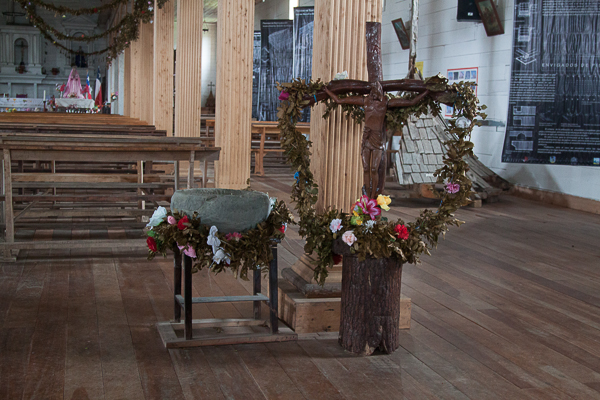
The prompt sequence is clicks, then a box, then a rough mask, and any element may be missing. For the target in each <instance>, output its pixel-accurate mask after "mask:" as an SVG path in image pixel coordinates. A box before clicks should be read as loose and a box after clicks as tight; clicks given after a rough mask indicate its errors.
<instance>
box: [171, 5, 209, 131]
mask: <svg viewBox="0 0 600 400" xmlns="http://www.w3.org/2000/svg"><path fill="white" fill-rule="evenodd" d="M203 5H204V1H203V0H178V1H177V67H176V71H175V74H176V77H175V80H176V82H175V87H176V89H175V136H184V137H194V136H200V122H201V120H200V116H201V112H202V108H201V107H202V105H201V103H200V100H201V96H200V95H201V93H200V87H201V86H202V81H201V79H200V78H201V72H202V21H203Z"/></svg>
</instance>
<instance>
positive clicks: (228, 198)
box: [171, 189, 269, 233]
mask: <svg viewBox="0 0 600 400" xmlns="http://www.w3.org/2000/svg"><path fill="white" fill-rule="evenodd" d="M171 210H172V211H178V212H179V213H180V214H185V215H187V216H188V217H191V216H192V215H193V214H194V211H195V212H197V213H198V216H199V217H200V220H201V222H202V224H205V225H209V226H212V225H215V226H216V227H217V228H218V229H219V232H222V233H229V232H242V231H245V230H248V229H252V228H255V227H256V225H258V224H259V223H261V222H262V221H264V220H266V219H267V217H268V216H269V196H268V195H267V194H266V193H261V192H251V191H248V190H233V189H187V190H178V191H176V192H175V193H174V194H173V196H172V197H171Z"/></svg>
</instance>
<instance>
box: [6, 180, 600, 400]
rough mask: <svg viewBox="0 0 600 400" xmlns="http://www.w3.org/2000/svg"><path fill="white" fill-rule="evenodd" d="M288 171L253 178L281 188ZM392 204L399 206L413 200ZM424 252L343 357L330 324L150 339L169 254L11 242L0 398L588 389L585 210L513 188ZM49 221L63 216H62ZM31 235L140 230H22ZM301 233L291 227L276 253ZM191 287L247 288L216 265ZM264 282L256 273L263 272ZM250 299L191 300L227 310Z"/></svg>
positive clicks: (590, 333)
mask: <svg viewBox="0 0 600 400" xmlns="http://www.w3.org/2000/svg"><path fill="white" fill-rule="evenodd" d="M291 181H292V180H291V178H290V177H287V176H286V177H281V176H272V175H271V176H269V175H267V176H266V177H263V178H254V181H253V187H254V188H256V189H258V190H263V191H268V192H269V194H270V195H271V196H277V197H279V198H282V199H285V200H287V199H288V198H289V196H288V195H287V193H288V192H289V184H290V183H291ZM402 205H403V206H402V207H399V206H398V205H394V207H393V208H392V211H391V212H390V214H391V215H390V216H391V217H401V218H406V219H412V218H414V216H415V215H417V214H418V212H419V210H420V209H421V208H423V207H434V206H435V204H432V203H431V202H428V201H419V200H411V201H406V202H403V203H402ZM458 215H459V217H460V218H461V219H463V220H465V221H467V224H465V225H463V226H462V227H461V228H459V229H453V230H452V231H451V232H450V233H449V234H448V236H447V238H446V240H444V241H442V242H441V243H440V245H439V248H438V249H437V251H435V253H434V254H433V256H432V257H425V258H424V259H423V263H422V264H421V265H420V266H413V265H407V266H405V267H404V273H403V277H402V290H403V293H404V294H405V295H407V296H409V297H411V298H412V301H413V313H412V316H413V321H412V327H411V329H410V330H408V331H403V332H402V334H401V347H400V349H399V350H398V351H397V352H396V353H394V354H392V355H375V356H372V357H366V358H361V357H356V356H353V355H351V354H348V353H346V352H344V351H343V350H341V348H340V347H339V346H338V345H337V341H336V338H335V334H331V333H330V334H324V335H313V336H305V337H304V338H302V340H300V341H298V342H297V343H295V342H288V343H273V344H255V345H237V346H223V347H208V348H196V349H183V350H165V349H164V347H163V345H162V343H161V340H160V337H159V335H158V333H157V330H156V327H155V324H156V322H158V321H166V320H169V319H170V317H171V316H172V308H173V305H172V301H171V296H172V294H171V288H172V261H171V260H170V259H157V260H155V261H152V262H148V261H146V260H145V251H144V250H143V249H142V250H140V249H131V250H130V251H127V252H123V253H114V252H112V251H111V250H110V249H108V250H106V249H104V250H102V249H93V248H90V249H83V250H77V251H75V250H73V251H68V250H60V251H59V250H53V251H47V252H45V253H44V252H42V251H37V252H35V253H34V252H31V251H22V252H21V253H20V255H19V259H18V262H17V263H16V264H2V265H1V266H0V399H21V398H23V399H265V398H267V399H370V398H381V399H418V400H420V399H438V398H439V399H544V400H545V399H600V290H599V289H600V249H599V247H598V242H599V240H598V239H599V236H600V235H599V234H600V216H598V215H592V214H586V213H582V212H577V211H571V210H567V209H562V208H556V207H549V206H545V205H541V204H537V203H533V202H529V201H526V200H521V199H517V198H513V197H502V198H501V201H500V202H499V203H495V204H489V205H484V207H483V208H478V209H474V208H467V209H464V210H461V211H460V212H459V213H458ZM63 226H64V225H63ZM22 234H23V235H24V236H29V237H30V238H33V239H34V240H47V239H49V238H54V239H65V238H71V237H72V238H76V237H92V238H93V237H105V238H115V239H116V238H120V237H123V238H124V237H131V236H135V235H139V233H136V232H131V231H128V232H125V231H118V230H104V231H95V230H94V231H89V230H85V227H82V226H81V225H78V226H77V227H75V226H74V227H73V229H71V230H69V229H64V228H62V229H61V230H55V231H52V230H38V231H35V230H30V231H24V232H23V233H22ZM301 248H302V243H301V241H300V240H299V238H298V235H297V233H296V232H295V231H293V230H292V231H290V234H289V235H288V238H287V239H286V240H285V241H284V243H282V246H281V250H280V268H283V267H285V266H288V265H290V264H291V263H293V262H294V261H295V259H296V257H297V255H298V254H300V252H301ZM193 285H194V291H195V293H194V296H199V295H200V294H201V295H203V296H209V295H222V294H247V293H248V292H249V290H250V285H248V283H247V282H241V281H238V280H235V279H233V277H232V276H231V275H230V274H221V275H217V276H214V275H210V276H209V275H208V274H207V273H206V272H200V273H199V274H197V275H196V276H195V277H194V283H193ZM264 287H265V288H266V285H264ZM251 313H252V305H251V304H204V305H197V306H196V308H194V317H195V318H210V317H224V318H239V317H248V316H250V315H251Z"/></svg>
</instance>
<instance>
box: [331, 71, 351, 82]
mask: <svg viewBox="0 0 600 400" xmlns="http://www.w3.org/2000/svg"><path fill="white" fill-rule="evenodd" d="M342 79H348V71H344V72H338V73H337V74H335V76H334V77H333V80H334V81H340V80H342Z"/></svg>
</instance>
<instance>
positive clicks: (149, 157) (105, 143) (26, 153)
mask: <svg viewBox="0 0 600 400" xmlns="http://www.w3.org/2000/svg"><path fill="white" fill-rule="evenodd" d="M0 150H1V155H2V158H3V169H4V173H3V176H2V177H3V186H4V196H3V199H2V200H4V221H5V227H6V237H5V242H4V243H1V244H0V250H4V254H5V256H6V258H10V250H11V249H23V248H28V249H37V248H77V247H81V246H86V245H87V246H90V245H91V244H90V243H89V241H88V243H87V244H86V245H82V244H81V243H79V242H77V241H65V242H52V241H50V242H35V243H32V242H25V243H23V242H19V243H15V242H14V238H15V219H16V218H21V217H22V216H23V215H26V214H27V213H28V212H30V211H31V210H32V207H31V205H32V204H34V203H35V204H37V205H40V204H42V203H51V204H53V206H52V209H50V210H48V212H50V214H54V215H56V212H57V211H59V210H60V208H61V207H66V208H68V209H69V211H71V214H72V215H74V214H73V212H76V211H79V210H77V207H78V205H82V206H85V205H86V204H91V205H92V206H94V205H97V204H105V205H111V204H118V206H117V207H126V206H128V207H132V204H133V207H134V208H133V209H130V210H120V211H121V213H120V215H133V216H135V215H138V216H139V215H140V213H139V211H140V210H136V209H135V205H136V203H137V202H141V201H148V202H152V203H154V204H155V205H156V204H157V203H158V202H159V201H165V202H166V201H169V200H170V194H156V193H154V190H160V189H165V188H167V187H169V186H170V187H172V188H173V189H175V188H178V187H179V172H178V171H179V168H175V173H174V182H172V183H170V184H169V185H166V184H165V183H163V182H151V183H150V182H147V181H145V180H144V172H145V169H144V168H143V163H144V162H154V161H165V162H167V161H171V162H179V161H182V160H186V161H189V162H190V165H191V168H190V171H189V173H188V183H187V186H188V187H192V186H193V173H194V172H193V162H194V161H201V162H202V161H204V160H210V161H212V160H215V159H217V158H218V153H219V149H218V148H215V147H207V146H205V145H203V144H202V142H201V141H200V140H198V138H176V137H170V138H166V137H154V136H151V137H139V136H138V137H135V136H131V137H130V136H113V137H93V136H81V137H79V136H76V135H70V136H67V137H57V136H52V135H41V134H38V135H35V134H30V135H23V134H2V141H1V143H0ZM13 160H15V161H23V162H31V161H39V160H51V161H52V162H54V163H56V162H91V163H102V162H110V163H112V162H117V163H119V162H122V163H135V164H136V165H137V171H136V172H137V175H134V176H133V177H135V179H136V181H135V182H120V181H119V182H99V181H97V179H96V178H97V177H96V176H95V175H94V174H85V173H83V174H77V175H78V178H79V179H80V180H79V181H78V180H76V179H69V178H68V177H64V178H65V179H57V177H58V174H52V173H48V174H39V173H30V174H27V173H26V172H22V173H19V174H13V173H12V170H13ZM27 175H30V176H31V177H32V178H34V179H31V180H26V179H15V178H16V177H20V178H25V177H26V176H27ZM40 175H44V176H40ZM13 189H17V190H42V192H41V193H37V194H36V193H23V194H21V193H19V194H14V193H13ZM78 189H82V190H84V192H83V193H77V192H76V191H77V190H78ZM44 190H45V191H44ZM59 191H63V193H60V192H59ZM17 202H21V203H23V204H22V206H23V205H24V206H25V209H23V210H21V211H20V213H19V214H18V215H15V204H16V203H17ZM27 203H28V204H27ZM96 207H97V206H96ZM95 211H98V210H94V209H89V210H84V212H83V213H80V214H79V215H84V216H98V215H99V213H96V212H95ZM129 211H131V213H129ZM48 212H46V214H44V215H49V214H48ZM104 212H106V211H104ZM123 212H125V213H123ZM34 214H35V216H36V217H38V216H40V213H39V212H38V211H35V213H34ZM111 215H112V214H111ZM135 244H139V240H138V241H136V242H135ZM131 245H132V242H131V241H128V240H123V241H118V242H115V241H104V242H103V241H96V240H95V241H94V243H93V246H111V247H130V246H131Z"/></svg>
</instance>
